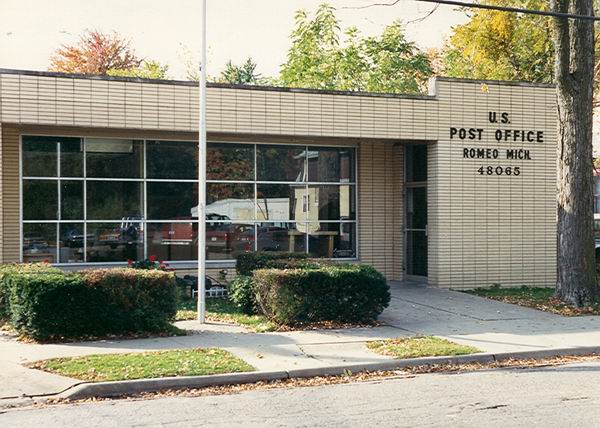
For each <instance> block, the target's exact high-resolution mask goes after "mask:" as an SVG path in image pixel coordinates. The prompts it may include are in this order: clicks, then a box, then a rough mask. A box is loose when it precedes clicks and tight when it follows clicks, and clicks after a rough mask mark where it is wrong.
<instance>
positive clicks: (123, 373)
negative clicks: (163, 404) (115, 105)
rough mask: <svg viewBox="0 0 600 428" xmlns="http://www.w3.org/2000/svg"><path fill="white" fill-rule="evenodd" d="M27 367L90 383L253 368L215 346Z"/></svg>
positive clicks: (71, 359) (60, 360) (90, 357)
mask: <svg viewBox="0 0 600 428" xmlns="http://www.w3.org/2000/svg"><path fill="white" fill-rule="evenodd" d="M29 367H31V368H35V369H38V370H43V371H46V372H50V373H55V374H59V375H62V376H67V377H71V378H75V379H81V380H85V381H92V382H101V381H116V380H131V379H151V378H161V377H171V376H201V375H212V374H222V373H239V372H249V371H254V370H255V369H254V367H252V366H250V365H249V364H247V363H246V362H244V361H243V360H241V359H239V358H237V357H235V356H234V355H232V354H231V353H229V352H227V351H225V350H223V349H218V348H198V349H174V350H169V351H155V352H137V353H128V354H97V355H87V356H82V357H68V358H52V359H49V360H43V361H37V362H35V363H31V364H30V365H29Z"/></svg>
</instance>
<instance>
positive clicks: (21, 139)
mask: <svg viewBox="0 0 600 428" xmlns="http://www.w3.org/2000/svg"><path fill="white" fill-rule="evenodd" d="M0 131H1V130H0ZM19 204H20V209H19V261H20V262H21V263H23V206H24V204H23V136H22V135H19Z"/></svg>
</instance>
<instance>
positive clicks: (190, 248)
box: [147, 221, 198, 260]
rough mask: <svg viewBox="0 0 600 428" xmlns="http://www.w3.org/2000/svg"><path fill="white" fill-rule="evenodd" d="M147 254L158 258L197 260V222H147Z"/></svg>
mask: <svg viewBox="0 0 600 428" xmlns="http://www.w3.org/2000/svg"><path fill="white" fill-rule="evenodd" d="M147 236H148V255H154V256H156V257H158V259H159V260H197V259H198V222H197V221H190V222H176V223H175V222H174V223H148V227H147Z"/></svg>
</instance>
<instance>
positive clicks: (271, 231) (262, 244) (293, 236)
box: [256, 222, 306, 253]
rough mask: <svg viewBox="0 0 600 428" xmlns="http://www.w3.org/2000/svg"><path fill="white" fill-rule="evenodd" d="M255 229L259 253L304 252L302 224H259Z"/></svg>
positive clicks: (303, 228)
mask: <svg viewBox="0 0 600 428" xmlns="http://www.w3.org/2000/svg"><path fill="white" fill-rule="evenodd" d="M256 227H257V229H256V235H257V249H258V250H259V251H281V252H291V253H304V252H306V225H305V224H304V223H290V222H280V223H259V224H257V226H256Z"/></svg>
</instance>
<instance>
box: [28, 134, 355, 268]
mask: <svg viewBox="0 0 600 428" xmlns="http://www.w3.org/2000/svg"><path fill="white" fill-rule="evenodd" d="M197 148H198V145H197V143H195V142H187V141H158V140H147V141H142V140H127V139H107V138H74V137H38V136H24V137H23V139H22V157H21V159H22V192H23V199H22V200H23V207H22V213H23V226H22V227H23V234H22V236H23V261H24V262H28V261H43V260H47V261H49V262H51V263H93V262H105V263H106V262H124V261H127V260H129V259H132V260H139V259H142V258H144V257H148V256H150V255H155V256H157V257H158V258H160V259H161V260H169V261H192V260H196V259H197V257H198V217H197V216H198V208H197V199H198V156H197ZM206 190H207V192H206V198H207V207H206V208H207V209H206V223H205V224H206V253H207V259H208V260H209V261H211V260H234V259H235V258H236V257H237V255H238V254H240V253H243V252H248V251H256V250H260V251H291V252H308V253H310V254H311V255H313V256H315V257H324V258H355V257H356V247H357V244H356V213H355V212H356V210H355V205H356V202H355V201H356V183H355V151H354V149H353V148H348V147H320V146H300V145H278V144H233V143H209V145H208V152H207V185H206Z"/></svg>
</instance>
